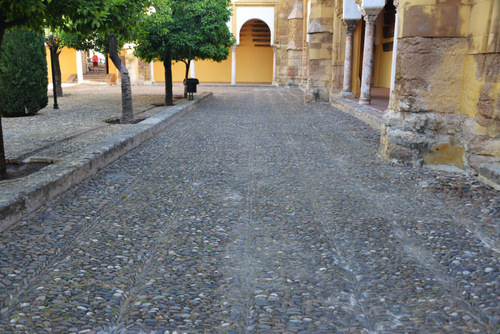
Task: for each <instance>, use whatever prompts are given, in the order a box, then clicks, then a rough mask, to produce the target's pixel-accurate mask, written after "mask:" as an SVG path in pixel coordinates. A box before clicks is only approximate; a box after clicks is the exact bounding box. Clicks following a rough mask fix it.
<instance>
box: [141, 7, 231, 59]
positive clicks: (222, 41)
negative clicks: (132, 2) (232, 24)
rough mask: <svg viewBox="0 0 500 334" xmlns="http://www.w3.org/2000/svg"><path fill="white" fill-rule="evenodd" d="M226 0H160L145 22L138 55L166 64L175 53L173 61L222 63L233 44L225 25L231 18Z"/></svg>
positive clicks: (142, 26) (145, 18)
mask: <svg viewBox="0 0 500 334" xmlns="http://www.w3.org/2000/svg"><path fill="white" fill-rule="evenodd" d="M227 6H228V3H227V1H226V0H159V1H156V2H155V3H154V11H153V12H152V13H150V14H149V15H147V16H145V17H144V18H143V22H142V24H141V33H140V35H139V36H138V38H137V42H136V43H137V46H136V48H135V54H136V55H137V56H138V57H140V58H142V59H144V60H146V61H151V60H163V57H164V55H165V51H166V50H167V49H168V48H170V49H171V50H172V60H175V61H181V60H183V61H184V60H202V59H211V60H215V61H219V62H220V61H222V60H224V59H226V58H227V57H228V55H229V47H230V46H231V45H232V44H234V37H233V36H232V34H231V32H230V31H229V28H228V27H227V25H226V22H227V21H229V19H230V17H231V11H230V10H229V9H227Z"/></svg>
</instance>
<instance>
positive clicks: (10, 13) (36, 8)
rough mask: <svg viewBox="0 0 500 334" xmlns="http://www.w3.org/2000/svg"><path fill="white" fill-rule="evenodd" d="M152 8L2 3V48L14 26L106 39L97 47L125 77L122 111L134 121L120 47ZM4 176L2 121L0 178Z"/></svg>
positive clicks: (64, 1)
mask: <svg viewBox="0 0 500 334" xmlns="http://www.w3.org/2000/svg"><path fill="white" fill-rule="evenodd" d="M149 7H150V0H71V1H68V0H15V1H13V0H0V45H1V42H2V40H3V36H4V34H5V31H6V30H7V29H10V28H13V27H27V28H28V29H30V30H33V31H41V30H42V29H43V28H44V27H50V28H52V29H54V28H61V29H63V30H65V31H68V32H70V33H75V34H80V35H82V39H91V38H88V37H89V36H96V35H97V36H99V37H100V39H96V40H101V41H102V40H107V41H108V43H107V46H106V45H105V44H104V43H95V44H96V46H97V47H102V48H108V49H109V53H110V58H111V59H112V60H113V63H114V64H115V66H116V67H117V68H118V69H119V70H120V73H121V74H122V101H124V102H122V103H123V106H122V110H125V111H126V112H124V111H122V119H125V121H130V120H131V118H133V113H132V98H131V88H130V80H128V83H127V82H126V79H128V72H127V70H126V68H125V66H123V65H122V64H121V62H120V60H119V57H118V52H117V45H119V44H120V41H122V42H123V41H126V40H129V39H132V36H133V33H134V27H137V26H138V22H139V21H138V19H139V17H140V15H141V13H142V12H143V11H144V10H146V9H147V8H149ZM103 36H105V37H106V38H103ZM0 57H1V50H0ZM124 78H125V81H124ZM0 100H1V97H0ZM5 174H6V162H5V152H4V145H3V135H2V126H1V118H0V177H1V176H3V175H5Z"/></svg>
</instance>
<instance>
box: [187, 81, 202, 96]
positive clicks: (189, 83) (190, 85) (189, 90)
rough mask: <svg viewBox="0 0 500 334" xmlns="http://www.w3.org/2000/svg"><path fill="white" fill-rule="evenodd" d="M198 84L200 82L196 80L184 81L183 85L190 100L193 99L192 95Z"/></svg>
mask: <svg viewBox="0 0 500 334" xmlns="http://www.w3.org/2000/svg"><path fill="white" fill-rule="evenodd" d="M199 83H200V81H199V80H198V79H196V78H189V79H184V85H186V92H187V93H188V96H189V99H190V100H192V99H193V93H196V85H198V84H199Z"/></svg>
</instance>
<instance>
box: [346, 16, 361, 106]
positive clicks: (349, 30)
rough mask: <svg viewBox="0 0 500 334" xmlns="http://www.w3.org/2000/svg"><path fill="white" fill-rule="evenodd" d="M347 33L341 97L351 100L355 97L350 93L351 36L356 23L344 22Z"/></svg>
mask: <svg viewBox="0 0 500 334" xmlns="http://www.w3.org/2000/svg"><path fill="white" fill-rule="evenodd" d="M345 23H346V27H347V33H346V36H345V59H344V86H343V88H342V97H343V98H348V99H353V98H354V97H355V96H354V94H353V93H352V91H351V90H352V88H351V79H352V36H353V35H354V29H356V24H357V21H356V22H354V21H346V22H345Z"/></svg>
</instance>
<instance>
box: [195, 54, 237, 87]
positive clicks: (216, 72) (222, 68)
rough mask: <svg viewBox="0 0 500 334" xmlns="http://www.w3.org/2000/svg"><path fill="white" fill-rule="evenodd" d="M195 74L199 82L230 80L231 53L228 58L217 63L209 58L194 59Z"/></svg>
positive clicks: (223, 81) (226, 81) (227, 81)
mask: <svg viewBox="0 0 500 334" xmlns="http://www.w3.org/2000/svg"><path fill="white" fill-rule="evenodd" d="M194 71H195V76H196V78H198V80H200V82H201V83H205V82H221V83H230V82H231V53H230V54H229V57H228V59H226V60H224V61H222V62H220V63H217V62H214V61H210V60H197V61H195V69H194Z"/></svg>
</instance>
